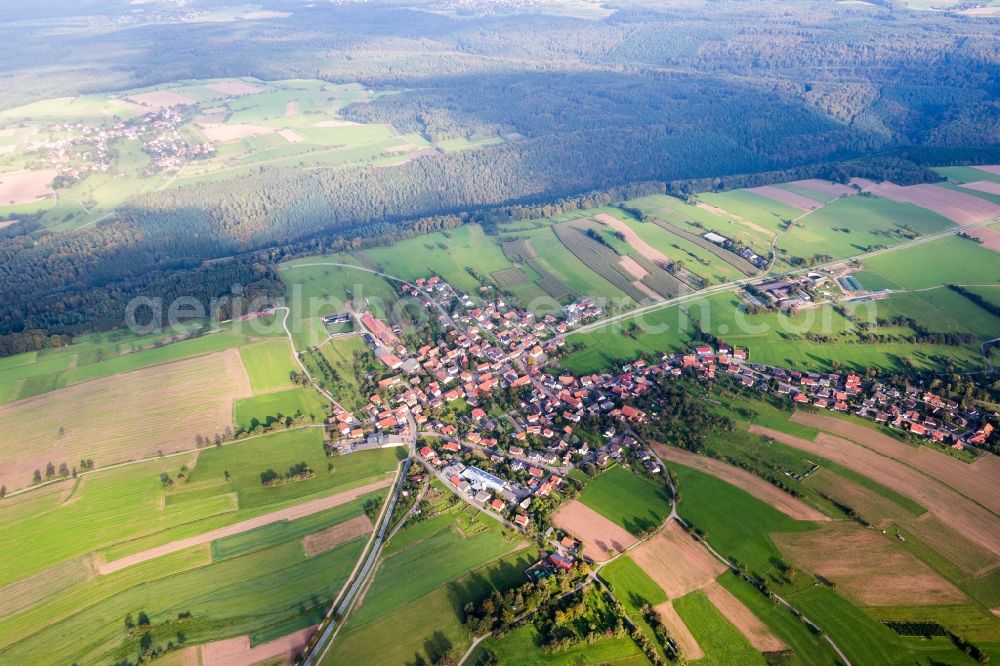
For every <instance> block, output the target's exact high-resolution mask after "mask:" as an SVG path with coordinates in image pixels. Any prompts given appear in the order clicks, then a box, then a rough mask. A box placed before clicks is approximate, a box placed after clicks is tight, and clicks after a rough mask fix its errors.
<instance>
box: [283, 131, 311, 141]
mask: <svg viewBox="0 0 1000 666" xmlns="http://www.w3.org/2000/svg"><path fill="white" fill-rule="evenodd" d="M278 135H279V136H280V137H281V138H282V139H284V140H285V141H287V142H288V143H302V142H303V141H305V139H303V138H302V136H301V135H300V134H297V133H296V132H295V131H294V130H290V129H283V130H280V131H279V132H278Z"/></svg>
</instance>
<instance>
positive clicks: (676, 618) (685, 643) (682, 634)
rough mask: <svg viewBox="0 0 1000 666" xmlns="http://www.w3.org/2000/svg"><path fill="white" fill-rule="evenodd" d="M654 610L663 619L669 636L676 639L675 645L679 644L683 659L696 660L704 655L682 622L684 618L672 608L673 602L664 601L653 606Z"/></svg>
mask: <svg viewBox="0 0 1000 666" xmlns="http://www.w3.org/2000/svg"><path fill="white" fill-rule="evenodd" d="M654 610H656V612H657V613H658V614H659V615H660V619H661V620H663V625H664V626H665V627H666V628H667V632H669V633H670V637H671V638H673V639H674V640H675V641H677V645H678V646H680V648H681V652H683V653H684V658H685V659H687V660H688V661H696V660H698V659H701V658H702V657H704V656H705V652H704V651H703V650H702V649H701V646H700V645H698V641H696V640H695V639H694V636H692V635H691V630H690V629H688V626H687V625H686V624H684V620H682V619H681V616H680V615H678V614H677V611H676V610H674V604H673V602H671V601H664V602H663V603H662V604H659V605H657V606H654Z"/></svg>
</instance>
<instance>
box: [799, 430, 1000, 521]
mask: <svg viewBox="0 0 1000 666" xmlns="http://www.w3.org/2000/svg"><path fill="white" fill-rule="evenodd" d="M791 420H792V421H793V422H795V423H802V424H805V425H808V426H811V427H814V428H817V429H820V430H824V431H826V432H829V433H832V434H834V435H839V436H841V437H844V438H846V439H849V440H851V441H853V442H856V443H858V444H860V445H861V446H864V447H866V448H869V449H872V450H873V451H876V452H878V453H880V454H881V455H884V456H887V457H889V458H892V459H894V460H898V461H900V462H902V463H905V464H907V465H909V466H910V467H913V468H914V469H916V470H918V471H921V472H923V473H924V474H926V475H927V476H929V477H931V478H934V479H937V480H938V481H941V482H942V483H944V484H946V485H949V486H951V487H952V488H954V489H955V490H957V491H958V492H959V493H961V494H962V495H965V496H966V497H968V498H969V499H971V500H974V501H975V502H977V503H979V504H981V505H983V506H984V507H986V508H987V509H989V510H990V511H992V512H993V513H996V514H1000V498H998V497H997V494H996V488H997V487H998V485H1000V458H998V457H997V456H994V455H992V454H988V453H987V454H984V455H982V456H980V457H979V458H978V459H977V460H976V461H975V462H973V463H972V464H969V463H965V462H962V461H961V460H959V459H958V458H954V457H952V456H949V455H947V454H945V453H943V452H941V451H936V450H934V449H933V448H932V447H931V446H930V445H927V446H912V445H908V444H904V443H903V442H901V441H899V440H898V439H894V438H892V437H889V436H888V435H884V434H882V433H880V432H879V431H877V430H875V429H873V428H871V427H868V426H866V425H863V424H861V423H854V422H851V421H846V420H844V419H838V418H835V417H831V416H824V415H822V414H811V413H808V412H796V413H795V414H793V415H792V419H791Z"/></svg>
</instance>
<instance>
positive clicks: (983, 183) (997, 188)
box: [962, 180, 1000, 196]
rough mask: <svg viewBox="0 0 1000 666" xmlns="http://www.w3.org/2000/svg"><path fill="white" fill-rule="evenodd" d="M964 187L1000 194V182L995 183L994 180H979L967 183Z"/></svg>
mask: <svg viewBox="0 0 1000 666" xmlns="http://www.w3.org/2000/svg"><path fill="white" fill-rule="evenodd" d="M962 187H965V188H968V189H970V190H976V191H977V192H986V193H987V194H995V195H997V196H1000V183H994V182H993V181H992V180H977V181H976V182H974V183H965V184H963V185H962Z"/></svg>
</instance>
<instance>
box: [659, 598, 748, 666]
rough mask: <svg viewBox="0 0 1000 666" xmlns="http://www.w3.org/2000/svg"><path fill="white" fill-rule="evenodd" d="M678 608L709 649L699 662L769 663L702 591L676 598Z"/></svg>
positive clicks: (676, 607) (725, 663)
mask: <svg viewBox="0 0 1000 666" xmlns="http://www.w3.org/2000/svg"><path fill="white" fill-rule="evenodd" d="M674 608H675V609H676V610H677V614H678V615H680V616H681V619H682V620H684V624H686V625H687V626H688V629H690V630H691V634H692V635H693V636H694V639H695V640H696V641H698V645H699V647H701V649H702V650H704V651H705V657H704V658H703V659H700V660H698V663H700V664H705V665H706V666H707V665H708V664H712V665H717V666H725V665H727V664H766V663H767V662H766V661H764V658H763V657H762V656H761V655H760V653H759V652H757V651H756V650H754V649H753V646H752V645H750V643H749V642H747V639H746V638H744V637H743V634H741V633H740V632H739V630H738V629H737V628H736V627H734V626H733V625H732V624H730V623H729V621H728V620H726V618H724V617H723V616H722V613H720V612H719V611H718V610H717V609H716V608H715V606H714V605H713V604H712V602H711V601H709V600H708V597H706V596H705V593H704V592H702V591H701V590H695V591H694V592H691V593H689V594H686V595H684V596H683V597H681V598H680V599H676V600H674Z"/></svg>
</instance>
